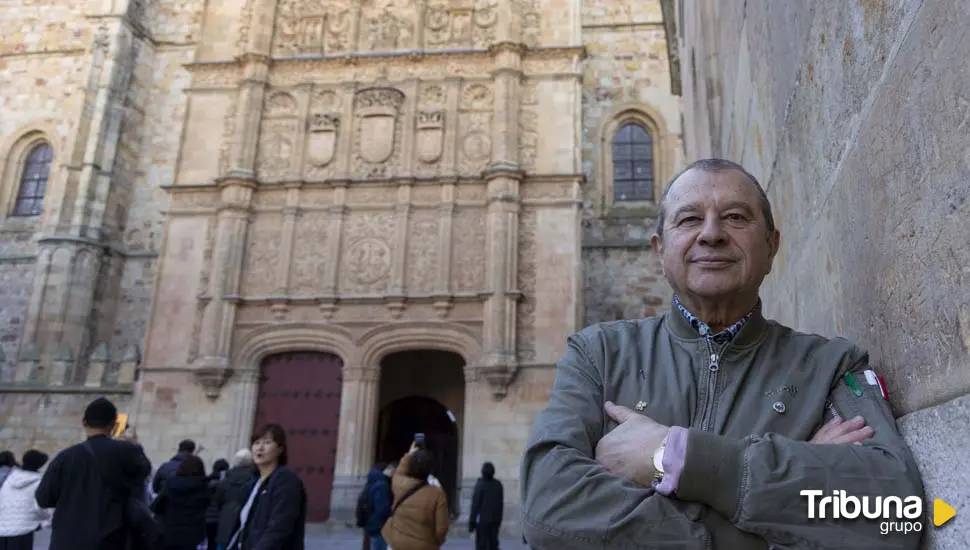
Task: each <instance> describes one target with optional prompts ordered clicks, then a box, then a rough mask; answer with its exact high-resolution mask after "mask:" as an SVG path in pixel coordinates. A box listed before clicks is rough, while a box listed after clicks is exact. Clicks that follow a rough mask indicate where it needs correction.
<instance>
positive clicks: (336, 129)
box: [304, 89, 341, 181]
mask: <svg viewBox="0 0 970 550" xmlns="http://www.w3.org/2000/svg"><path fill="white" fill-rule="evenodd" d="M340 132H341V128H340V101H339V96H338V95H337V93H336V92H334V91H333V90H328V89H318V90H315V91H314V92H313V95H312V97H311V99H310V114H309V117H308V119H307V139H306V154H305V155H304V158H305V159H306V166H305V167H304V174H305V177H306V178H307V179H308V180H311V181H313V180H323V179H326V178H327V177H331V176H332V175H333V174H334V165H335V163H334V159H335V158H336V154H337V145H338V143H339V137H340Z"/></svg>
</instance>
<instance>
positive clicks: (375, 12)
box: [357, 0, 418, 52]
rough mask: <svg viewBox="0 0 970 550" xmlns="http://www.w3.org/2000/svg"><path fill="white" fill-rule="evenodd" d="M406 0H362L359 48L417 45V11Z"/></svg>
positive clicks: (368, 49) (392, 47) (381, 50)
mask: <svg viewBox="0 0 970 550" xmlns="http://www.w3.org/2000/svg"><path fill="white" fill-rule="evenodd" d="M413 4H414V2H413V1H410V0H364V1H363V9H362V11H361V22H360V29H361V33H360V42H359V43H358V44H357V49H358V50H359V51H370V52H386V51H393V50H409V49H417V47H418V44H417V42H416V38H417V29H418V12H417V9H416V8H415V7H414V5H413Z"/></svg>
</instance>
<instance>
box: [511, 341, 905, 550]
mask: <svg viewBox="0 0 970 550" xmlns="http://www.w3.org/2000/svg"><path fill="white" fill-rule="evenodd" d="M577 338H578V337H577V336H573V337H571V338H570V340H569V347H568V351H567V353H566V355H565V356H564V357H563V359H562V360H561V361H560V363H559V365H558V369H557V375H556V383H555V388H554V391H553V393H552V398H551V400H550V403H549V405H548V407H547V408H546V409H545V410H544V411H543V412H542V413H540V415H539V417H538V418H537V420H536V423H535V427H534V430H533V434H532V438H531V440H530V442H529V447H528V449H527V450H526V453H525V456H524V458H523V464H522V502H523V520H524V524H525V530H526V538H527V539H528V540H529V543H530V545H531V546H532V547H534V548H539V549H545V548H550V549H551V548H557V549H563V550H572V549H575V550H587V549H591V548H604V549H605V548H610V549H613V548H630V549H640V548H643V549H647V548H684V549H687V548H711V547H713V548H732V549H737V550H748V549H755V548H767V547H768V544H769V543H770V544H772V545H774V546H775V547H777V548H792V549H797V548H820V547H852V548H903V549H915V548H917V547H918V545H919V533H911V534H910V535H906V536H904V535H889V536H884V535H881V534H880V533H879V526H878V523H876V522H869V521H866V520H864V519H858V520H845V519H815V520H809V519H808V518H807V514H806V511H807V508H806V502H807V500H806V498H805V497H804V496H802V495H801V494H800V491H801V490H803V489H822V490H825V491H826V493H828V491H829V490H831V489H842V490H845V491H846V492H847V493H848V494H855V495H859V496H863V495H870V496H876V495H882V496H886V495H900V494H903V493H905V494H907V495H917V496H919V495H922V484H921V483H920V481H919V475H918V471H917V469H916V466H915V463H914V462H913V459H912V457H911V455H910V453H909V450H908V448H907V447H906V445H905V442H903V440H902V438H901V437H900V436H899V434H898V432H897V430H896V427H895V419H894V418H893V416H892V413H891V411H890V410H889V407H888V405H887V404H886V402H885V401H884V400H883V399H882V398H881V397H879V396H877V395H875V394H873V393H872V392H871V391H869V392H867V393H865V395H864V396H863V397H859V398H856V397H852V398H851V399H850V396H852V394H851V393H848V390H847V389H845V388H844V386H843V385H838V386H837V387H836V388H835V389H833V391H832V394H831V396H830V398H831V399H832V401H833V403H834V404H835V406H836V407H837V408H838V409H839V410H840V411H841V413H842V414H843V415H846V416H853V417H855V416H862V417H864V418H865V419H866V421H867V422H868V424H869V428H868V429H866V428H865V427H864V426H862V425H860V424H859V420H858V419H857V418H853V419H852V420H850V421H841V420H840V421H839V422H834V423H829V424H827V425H826V426H823V428H822V429H821V430H819V432H818V433H817V434H816V435H815V437H814V438H813V440H812V441H811V442H802V441H794V440H791V439H788V438H784V437H780V436H777V435H775V434H768V435H765V436H752V437H747V438H744V439H735V438H731V437H725V436H720V435H716V434H711V433H708V432H703V431H700V430H694V429H690V430H687V429H684V432H683V435H685V436H686V437H677V438H674V439H678V441H673V442H672V441H668V444H667V445H668V452H670V449H671V447H675V446H680V447H681V448H680V451H681V452H682V453H683V464H681V465H679V466H681V468H680V470H681V471H680V472H679V479H678V480H676V481H677V487H676V488H677V492H676V497H675V498H670V497H668V496H665V495H663V494H660V493H658V492H657V491H656V490H654V489H653V488H652V487H651V486H650V484H649V479H650V477H651V474H652V471H653V470H652V464H651V461H652V456H651V453H652V451H653V449H655V448H656V447H657V446H659V444H660V441H661V440H662V439H663V437H664V435H666V433H667V427H665V426H661V425H660V424H658V423H656V422H653V421H652V420H650V419H649V418H647V417H645V416H643V415H639V414H632V413H631V414H630V415H629V416H630V418H616V420H618V421H619V420H626V421H625V422H622V423H621V424H620V426H618V427H617V428H616V429H614V430H613V431H611V432H610V433H609V434H605V435H604V434H603V433H601V432H602V426H603V422H602V414H603V413H602V411H600V409H599V403H603V397H604V396H603V387H602V383H601V381H600V380H598V379H597V376H596V372H597V369H595V368H594V366H593V365H592V361H591V359H590V357H589V354H587V350H586V348H585V346H584V344H583V343H582V342H581V341H579V340H578V339H577ZM865 368H866V365H865V361H864V360H863V361H861V362H860V363H859V364H856V365H854V366H853V367H852V368H851V369H850V370H851V371H852V372H861V371H862V370H863V369H865ZM612 412H613V414H618V415H621V416H622V415H624V410H623V409H619V408H612ZM625 412H629V411H628V410H627V411H625ZM870 432H872V433H870ZM868 436H871V437H868ZM860 438H862V439H866V441H865V442H864V443H862V444H861V445H845V444H839V443H849V442H855V441H856V440H858V439H860ZM819 443H832V444H831V445H820V444H819ZM593 457H596V459H594V458H593ZM666 463H667V461H666V460H665V466H666ZM665 469H666V468H665ZM660 489H661V490H663V487H661V488H660ZM830 517H831V516H830ZM711 538H713V540H709V539H711ZM709 544H710V545H711V546H708V545H709Z"/></svg>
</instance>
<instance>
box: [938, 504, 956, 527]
mask: <svg viewBox="0 0 970 550" xmlns="http://www.w3.org/2000/svg"><path fill="white" fill-rule="evenodd" d="M955 515H957V511H956V510H954V509H953V506H950V505H949V504H947V503H945V502H943V501H942V500H940V499H936V500H934V501H933V525H935V526H937V527H939V526H941V525H943V524H944V523H946V522H948V521H950V520H951V519H953V516H955Z"/></svg>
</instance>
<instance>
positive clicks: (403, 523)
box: [381, 443, 451, 550]
mask: <svg viewBox="0 0 970 550" xmlns="http://www.w3.org/2000/svg"><path fill="white" fill-rule="evenodd" d="M433 466H434V459H433V456H432V454H431V453H430V452H429V451H427V450H425V449H421V448H419V447H418V445H417V444H415V443H412V444H411V450H410V451H408V453H407V454H406V455H404V458H402V459H401V463H400V464H399V465H398V467H397V469H396V470H394V477H393V478H392V479H391V490H392V491H393V493H394V504H393V505H392V507H391V517H390V519H388V520H387V522H386V523H385V524H384V528H383V529H381V535H382V536H383V538H384V540H385V541H386V542H387V545H388V546H389V547H391V548H392V549H393V550H438V549H439V548H441V545H443V544H444V543H445V539H446V538H447V536H448V528H449V527H450V526H451V518H450V517H449V515H448V498H447V497H446V496H445V492H444V491H442V490H441V487H439V486H436V485H431V484H429V483H428V476H430V475H431V471H432V470H433Z"/></svg>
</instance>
